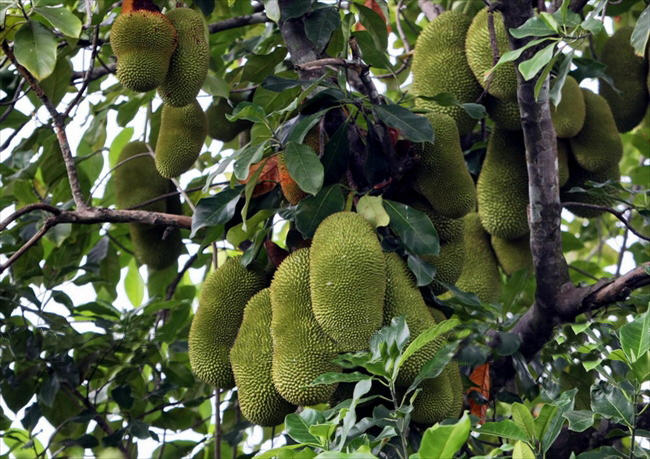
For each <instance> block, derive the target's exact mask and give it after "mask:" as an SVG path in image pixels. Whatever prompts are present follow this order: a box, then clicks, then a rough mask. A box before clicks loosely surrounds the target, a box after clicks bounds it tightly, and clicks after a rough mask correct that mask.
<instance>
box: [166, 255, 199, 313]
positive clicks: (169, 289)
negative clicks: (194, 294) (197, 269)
mask: <svg viewBox="0 0 650 459" xmlns="http://www.w3.org/2000/svg"><path fill="white" fill-rule="evenodd" d="M201 252H202V250H201V248H199V250H197V251H196V253H195V254H194V255H192V256H191V257H190V258H189V259H188V260H187V261H186V262H185V265H184V266H183V269H181V270H180V272H179V273H178V274H177V275H176V277H175V278H174V280H173V281H172V283H171V284H169V287H167V297H166V298H165V300H166V301H169V300H171V299H172V298H173V297H174V292H175V291H176V287H178V284H179V283H180V282H181V279H182V278H183V276H184V275H185V272H186V271H187V270H188V269H190V267H191V266H192V264H194V262H195V261H196V260H197V258H199V255H200V254H201Z"/></svg>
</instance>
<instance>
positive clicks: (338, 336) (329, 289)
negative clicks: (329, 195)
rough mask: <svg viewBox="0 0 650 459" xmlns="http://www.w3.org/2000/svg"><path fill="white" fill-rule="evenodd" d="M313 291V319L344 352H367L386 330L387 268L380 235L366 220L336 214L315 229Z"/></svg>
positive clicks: (311, 277)
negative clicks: (380, 330) (379, 332)
mask: <svg viewBox="0 0 650 459" xmlns="http://www.w3.org/2000/svg"><path fill="white" fill-rule="evenodd" d="M309 271H310V275H309V285H310V287H311V300H312V308H313V310H314V316H315V317H316V320H317V321H318V323H319V324H320V326H321V327H322V329H323V331H324V332H325V333H326V334H327V335H328V336H329V337H330V338H332V339H333V340H334V341H335V342H336V343H337V345H338V347H339V348H341V350H342V351H344V352H353V351H361V350H364V349H367V348H368V346H369V344H370V337H371V336H372V334H373V333H374V332H375V331H376V330H377V329H378V328H379V327H381V323H382V318H383V309H384V292H385V291H386V267H385V262H384V255H383V253H382V250H381V245H380V244H379V241H378V240H377V235H376V234H375V232H374V230H373V229H372V227H371V226H370V224H369V223H368V221H367V220H366V219H365V218H363V217H362V216H361V215H359V214H356V213H353V212H337V213H335V214H332V215H330V216H329V217H327V218H326V219H325V220H323V221H322V222H321V224H320V225H319V226H318V228H317V229H316V233H315V234H314V239H313V241H312V245H311V262H310V265H309Z"/></svg>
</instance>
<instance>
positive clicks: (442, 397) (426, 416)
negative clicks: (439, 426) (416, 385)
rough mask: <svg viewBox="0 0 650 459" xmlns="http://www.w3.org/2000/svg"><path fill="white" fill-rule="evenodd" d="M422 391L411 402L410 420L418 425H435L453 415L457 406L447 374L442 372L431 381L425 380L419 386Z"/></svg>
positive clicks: (456, 414)
mask: <svg viewBox="0 0 650 459" xmlns="http://www.w3.org/2000/svg"><path fill="white" fill-rule="evenodd" d="M420 388H421V389H422V390H421V391H420V393H419V394H418V396H417V397H416V399H415V401H414V402H413V411H411V420H413V421H414V422H417V423H420V424H429V425H430V424H435V423H437V422H440V421H442V420H444V419H447V418H448V417H456V416H458V413H455V414H454V410H455V408H456V406H457V401H456V400H455V396H454V390H453V389H452V387H451V381H450V379H449V375H448V374H447V372H445V371H443V372H442V373H440V375H439V376H437V377H435V378H433V379H426V380H424V381H423V382H422V384H421V385H420Z"/></svg>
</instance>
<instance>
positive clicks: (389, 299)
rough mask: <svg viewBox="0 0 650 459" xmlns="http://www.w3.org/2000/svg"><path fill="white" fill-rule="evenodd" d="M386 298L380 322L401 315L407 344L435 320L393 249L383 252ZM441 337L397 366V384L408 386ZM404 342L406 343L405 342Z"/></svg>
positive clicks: (437, 346)
mask: <svg viewBox="0 0 650 459" xmlns="http://www.w3.org/2000/svg"><path fill="white" fill-rule="evenodd" d="M384 256H385V258H386V298H385V302H384V321H383V325H384V326H385V325H390V322H391V320H392V319H393V318H394V317H397V316H401V315H403V316H404V319H405V320H406V324H407V325H408V328H409V331H410V332H411V336H410V338H409V343H408V344H410V343H411V342H412V341H413V340H414V339H415V338H417V337H418V336H419V335H420V333H422V332H424V331H426V330H427V329H429V328H431V327H433V326H434V325H435V324H436V321H435V319H434V318H433V317H432V316H431V315H430V314H429V312H428V309H427V305H426V304H425V303H424V300H423V299H422V295H421V294H420V290H418V288H417V286H416V285H415V279H414V278H413V275H412V274H411V271H410V270H409V268H408V266H407V265H406V263H404V261H402V259H401V258H400V257H399V255H397V254H396V253H395V252H391V253H385V254H384ZM443 341H444V339H443V338H442V337H441V338H439V339H438V338H437V339H435V340H433V341H430V342H429V343H427V344H426V345H425V346H424V347H423V348H421V349H420V350H418V351H417V352H416V353H414V354H413V355H412V356H411V357H409V358H408V359H407V360H406V361H405V362H404V363H403V364H402V366H401V368H400V370H399V374H398V376H397V381H396V384H397V385H398V386H410V385H411V383H412V382H413V380H414V379H415V377H416V376H417V375H418V373H419V372H420V370H421V369H422V367H423V366H424V364H425V363H427V362H428V361H429V360H430V359H432V358H433V357H434V356H435V355H436V352H438V349H440V347H441V346H442V343H443ZM408 344H407V345H408Z"/></svg>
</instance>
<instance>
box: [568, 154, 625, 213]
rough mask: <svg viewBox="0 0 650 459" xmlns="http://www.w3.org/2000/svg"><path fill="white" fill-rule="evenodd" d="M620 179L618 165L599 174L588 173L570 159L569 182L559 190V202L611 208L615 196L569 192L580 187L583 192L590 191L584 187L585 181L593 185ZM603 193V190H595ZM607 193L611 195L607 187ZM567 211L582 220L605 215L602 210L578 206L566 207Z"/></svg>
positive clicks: (614, 201)
mask: <svg viewBox="0 0 650 459" xmlns="http://www.w3.org/2000/svg"><path fill="white" fill-rule="evenodd" d="M620 177H621V174H620V170H619V168H618V164H614V165H613V166H612V167H611V169H607V170H604V171H599V172H589V171H587V170H585V169H583V168H582V167H580V165H578V164H577V163H576V162H575V161H574V160H573V159H572V158H570V159H569V180H568V181H567V183H566V185H565V186H564V187H563V188H562V189H561V190H560V200H561V201H562V202H582V203H585V204H594V205H597V206H605V207H613V206H614V204H615V203H616V200H615V199H614V197H615V196H613V195H610V194H607V195H601V194H600V193H599V194H591V193H584V192H573V193H571V192H569V190H571V189H572V188H574V187H580V188H582V189H584V190H587V189H590V188H591V187H590V186H588V185H586V182H587V181H592V182H594V183H604V182H607V181H608V180H619V179H620ZM596 191H602V192H604V191H605V190H604V189H601V190H596ZM606 191H607V192H608V193H611V191H612V190H611V188H610V187H608V189H607V190H606ZM566 209H567V210H568V211H570V212H571V213H573V214H574V215H576V216H578V217H582V218H596V217H599V216H600V215H602V214H603V213H605V211H604V210H598V209H589V208H586V207H578V206H567V208H566Z"/></svg>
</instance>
